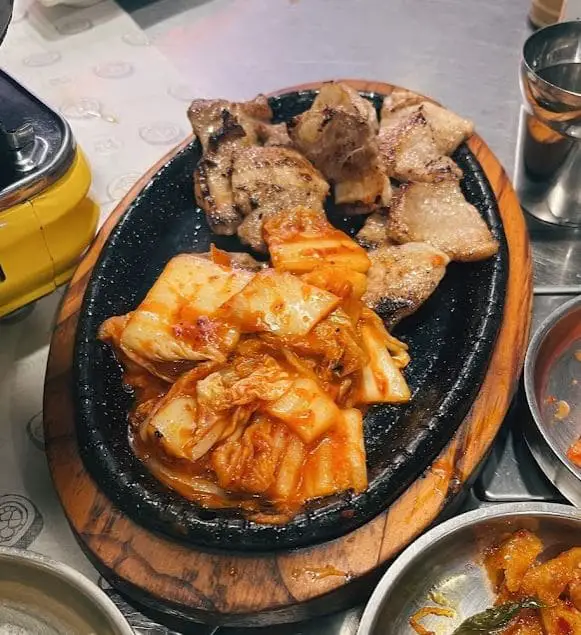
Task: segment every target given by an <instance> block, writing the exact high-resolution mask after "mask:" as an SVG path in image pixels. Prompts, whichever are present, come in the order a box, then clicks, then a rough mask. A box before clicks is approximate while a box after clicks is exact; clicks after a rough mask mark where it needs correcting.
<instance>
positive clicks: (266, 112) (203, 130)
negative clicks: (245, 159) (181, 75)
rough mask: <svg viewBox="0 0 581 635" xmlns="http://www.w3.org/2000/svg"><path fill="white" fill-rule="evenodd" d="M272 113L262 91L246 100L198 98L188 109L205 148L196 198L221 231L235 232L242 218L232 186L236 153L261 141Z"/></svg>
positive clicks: (197, 174) (212, 224)
mask: <svg viewBox="0 0 581 635" xmlns="http://www.w3.org/2000/svg"><path fill="white" fill-rule="evenodd" d="M271 116H272V111H271V110H270V107H269V105H268V102H267V100H266V97H264V96H262V95H261V96H259V97H257V98H256V99H254V100H253V101H249V102H245V103H233V102H228V101H224V100H222V99H212V100H208V99H198V100H196V101H194V102H192V104H191V105H190V107H189V109H188V118H189V120H190V123H191V125H192V129H193V131H194V134H195V135H196V136H197V137H198V139H199V140H200V143H201V145H202V149H203V152H204V155H203V157H202V159H201V160H200V161H199V163H198V167H197V169H196V171H195V173H194V190H195V194H196V200H197V201H198V204H199V205H200V207H201V208H202V209H203V210H204V211H205V212H206V217H207V219H208V224H209V225H210V228H211V229H212V231H214V232H215V233H217V234H227V235H231V234H234V233H235V232H236V228H237V227H238V225H240V223H241V222H242V215H241V213H240V212H239V211H238V210H237V209H236V205H235V203H234V196H233V193H232V186H231V175H232V162H233V157H234V153H235V152H236V150H238V149H240V148H244V147H248V146H251V145H255V144H257V143H258V142H259V132H258V131H259V128H260V127H261V126H262V125H263V124H266V123H268V122H270V119H271Z"/></svg>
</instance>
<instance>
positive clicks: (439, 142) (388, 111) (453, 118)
mask: <svg viewBox="0 0 581 635" xmlns="http://www.w3.org/2000/svg"><path fill="white" fill-rule="evenodd" d="M417 111H420V112H421V113H422V114H423V115H424V117H425V118H426V120H427V122H428V124H429V125H430V127H431V129H432V132H433V135H434V140H435V142H436V146H437V148H438V151H439V152H441V153H442V154H447V155H450V154H452V153H453V152H454V151H455V150H456V149H457V148H458V146H459V145H460V144H461V143H463V142H464V141H466V139H468V137H470V135H471V134H472V133H473V132H474V124H473V123H472V122H471V121H470V120H469V119H464V118H463V117H460V116H459V115H457V114H456V113H454V112H452V111H451V110H447V109H446V108H442V106H438V105H437V104H434V103H433V102H431V101H427V100H426V99H425V98H424V97H422V96H421V95H418V94H417V93H412V92H410V91H408V90H404V89H401V88H396V89H395V90H394V91H393V92H392V93H391V95H389V96H388V97H386V98H385V100H384V102H383V109H382V121H383V120H384V119H385V120H389V118H390V117H392V116H396V114H399V116H400V117H401V116H407V115H409V114H412V113H414V112H417Z"/></svg>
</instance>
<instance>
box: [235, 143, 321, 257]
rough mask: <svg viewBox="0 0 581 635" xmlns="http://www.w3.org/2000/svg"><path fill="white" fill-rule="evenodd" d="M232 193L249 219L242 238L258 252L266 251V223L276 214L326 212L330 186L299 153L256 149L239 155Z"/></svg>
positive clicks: (244, 224)
mask: <svg viewBox="0 0 581 635" xmlns="http://www.w3.org/2000/svg"><path fill="white" fill-rule="evenodd" d="M232 191H233V195H234V203H235V205H236V208H237V209H238V210H239V211H240V212H241V213H242V214H243V215H244V216H245V220H244V222H243V223H242V225H241V226H240V227H239V228H238V235H239V237H240V238H241V240H242V241H243V242H245V243H246V244H248V245H250V246H251V247H252V248H253V249H255V250H256V251H262V252H265V251H266V244H265V242H264V240H263V237H262V223H263V221H264V220H265V219H267V218H268V217H269V216H271V215H272V214H274V213H276V212H281V211H282V212H284V211H288V212H291V211H292V210H293V209H294V208H296V207H303V206H304V207H308V208H310V209H313V210H317V211H320V212H321V213H322V212H323V202H324V201H325V198H326V196H327V194H328V192H329V185H328V183H327V182H326V181H325V180H324V179H323V177H322V176H321V174H320V173H319V171H318V170H317V169H315V168H314V167H313V165H312V164H311V163H310V162H309V161H308V160H307V159H305V157H303V156H302V155H301V154H300V153H299V152H297V151H296V150H293V149H291V148H285V147H262V146H255V147H251V148H244V149H242V150H240V151H238V152H237V153H236V156H235V158H234V162H233V165H232Z"/></svg>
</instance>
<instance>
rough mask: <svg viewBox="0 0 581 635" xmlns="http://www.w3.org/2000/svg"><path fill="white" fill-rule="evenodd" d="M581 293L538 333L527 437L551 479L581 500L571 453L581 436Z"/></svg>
mask: <svg viewBox="0 0 581 635" xmlns="http://www.w3.org/2000/svg"><path fill="white" fill-rule="evenodd" d="M580 325H581V297H577V298H574V299H572V300H570V301H569V302H566V303H565V304H563V305H562V306H560V307H559V308H558V309H557V310H556V311H553V313H551V315H549V316H548V317H547V319H546V320H545V321H544V322H543V323H542V324H541V326H540V327H539V328H538V329H537V332H536V333H535V334H534V336H533V338H532V340H531V343H530V345H529V349H528V351H527V356H526V360H525V368H524V384H525V390H526V396H527V400H528V404H529V407H530V410H531V413H532V420H530V421H529V422H528V425H527V426H526V427H525V437H526V440H527V443H528V445H529V447H530V449H531V451H532V453H533V455H534V457H535V459H536V460H537V462H538V464H539V465H540V467H541V469H542V470H543V471H544V473H545V474H546V476H547V477H548V479H549V480H550V481H551V483H553V485H554V486H555V487H556V488H557V489H558V490H559V491H560V492H561V494H563V496H565V497H566V498H567V499H569V500H570V501H571V502H572V503H574V504H575V505H577V506H581V467H579V466H578V465H575V463H574V462H573V461H572V460H571V459H570V458H568V457H567V452H568V450H569V448H570V447H571V446H572V444H574V443H575V442H576V441H577V440H578V439H579V437H580V436H581V420H580V419H579V417H578V415H577V413H578V411H579V408H581V326H580Z"/></svg>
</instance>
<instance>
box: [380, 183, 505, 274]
mask: <svg viewBox="0 0 581 635" xmlns="http://www.w3.org/2000/svg"><path fill="white" fill-rule="evenodd" d="M387 234H388V236H389V237H390V238H391V239H392V240H394V241H395V242H397V243H409V242H427V243H429V244H430V245H433V246H434V247H437V248H438V249H441V250H442V251H444V252H445V253H446V254H448V256H449V257H450V258H451V259H452V260H459V261H464V262H469V261H475V260H484V259H485V258H489V257H490V256H493V255H494V254H495V253H496V252H497V251H498V242H497V241H496V240H495V238H494V237H493V236H492V234H491V233H490V230H489V229H488V227H487V226H486V223H485V222H484V220H483V219H482V217H481V216H480V214H479V213H478V210H477V209H476V208H475V207H474V206H473V205H470V204H469V203H468V202H467V201H466V199H465V198H464V195H463V194H462V191H461V190H460V185H459V184H458V182H457V181H442V182H440V183H404V184H403V185H402V186H401V187H400V188H399V190H398V193H397V194H396V196H395V197H394V199H393V201H392V204H391V207H390V212H389V216H388V222H387Z"/></svg>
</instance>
